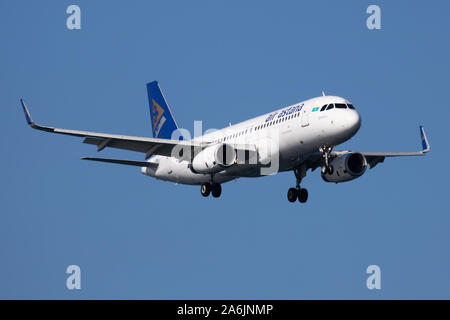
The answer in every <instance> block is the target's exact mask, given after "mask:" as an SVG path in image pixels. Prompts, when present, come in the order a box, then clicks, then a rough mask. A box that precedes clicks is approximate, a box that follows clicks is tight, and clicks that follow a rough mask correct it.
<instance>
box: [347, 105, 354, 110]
mask: <svg viewBox="0 0 450 320" xmlns="http://www.w3.org/2000/svg"><path fill="white" fill-rule="evenodd" d="M347 106H348V108H349V109H352V110H355V107H354V106H353V105H352V104H348V105H347Z"/></svg>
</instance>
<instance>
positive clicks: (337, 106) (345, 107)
mask: <svg viewBox="0 0 450 320" xmlns="http://www.w3.org/2000/svg"><path fill="white" fill-rule="evenodd" d="M334 106H335V107H336V108H337V109H347V105H346V104H345V103H336V104H335V105H334Z"/></svg>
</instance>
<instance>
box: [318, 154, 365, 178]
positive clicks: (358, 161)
mask: <svg viewBox="0 0 450 320" xmlns="http://www.w3.org/2000/svg"><path fill="white" fill-rule="evenodd" d="M329 164H330V166H332V167H333V173H332V174H329V173H328V172H327V173H322V179H323V180H325V181H327V182H336V183H338V182H345V181H350V180H353V179H356V178H358V177H360V176H362V175H363V174H364V172H366V169H367V160H366V157H364V155H362V154H361V153H358V152H352V153H347V154H343V155H341V156H338V157H336V158H334V159H333V160H331V161H330V163H329Z"/></svg>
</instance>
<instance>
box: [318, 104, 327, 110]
mask: <svg viewBox="0 0 450 320" xmlns="http://www.w3.org/2000/svg"><path fill="white" fill-rule="evenodd" d="M327 106H328V105H327V104H326V105H324V106H323V107H322V108H321V109H320V111H324V110H325V109H326V108H327Z"/></svg>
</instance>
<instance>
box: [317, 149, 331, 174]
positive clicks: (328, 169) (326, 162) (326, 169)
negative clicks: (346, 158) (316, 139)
mask: <svg viewBox="0 0 450 320" xmlns="http://www.w3.org/2000/svg"><path fill="white" fill-rule="evenodd" d="M331 151H333V147H331V146H325V145H324V146H322V147H320V148H319V152H320V153H321V154H322V157H323V163H324V165H323V166H322V170H321V171H322V174H326V173H328V174H333V172H334V168H333V166H332V165H330V164H329V160H330V153H331Z"/></svg>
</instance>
